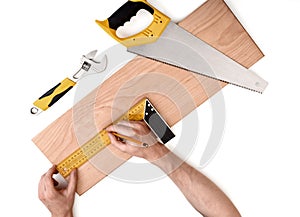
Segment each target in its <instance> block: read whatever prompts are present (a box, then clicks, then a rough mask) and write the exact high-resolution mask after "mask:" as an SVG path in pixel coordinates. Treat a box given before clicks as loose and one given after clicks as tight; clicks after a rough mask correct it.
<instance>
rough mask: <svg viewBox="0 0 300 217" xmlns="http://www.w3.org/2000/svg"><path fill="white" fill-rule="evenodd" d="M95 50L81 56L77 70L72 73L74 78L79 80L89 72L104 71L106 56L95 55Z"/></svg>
mask: <svg viewBox="0 0 300 217" xmlns="http://www.w3.org/2000/svg"><path fill="white" fill-rule="evenodd" d="M96 54H97V50H94V51H91V52H90V53H88V54H87V55H84V56H82V58H81V68H80V69H79V71H78V72H76V73H75V74H74V75H73V78H74V79H75V80H79V79H80V78H82V77H83V76H87V75H89V74H96V73H100V72H103V71H105V69H106V67H107V56H106V55H104V57H101V55H98V56H96Z"/></svg>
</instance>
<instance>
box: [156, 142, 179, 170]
mask: <svg viewBox="0 0 300 217" xmlns="http://www.w3.org/2000/svg"><path fill="white" fill-rule="evenodd" d="M166 150H167V151H166ZM162 153H164V154H163V155H160V157H159V158H157V159H155V160H153V161H151V163H152V164H154V165H156V166H157V167H159V168H160V169H161V170H163V171H164V172H165V173H166V174H167V175H170V174H171V173H173V172H174V171H175V170H177V169H178V168H179V167H180V166H181V165H182V164H183V163H184V161H183V160H182V159H180V158H179V157H178V156H176V155H175V154H174V153H173V152H171V151H170V150H169V149H167V148H166V147H165V146H163V148H162Z"/></svg>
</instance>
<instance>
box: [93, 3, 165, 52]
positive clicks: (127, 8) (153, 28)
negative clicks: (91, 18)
mask: <svg viewBox="0 0 300 217" xmlns="http://www.w3.org/2000/svg"><path fill="white" fill-rule="evenodd" d="M141 9H144V10H147V11H148V12H150V13H151V14H152V15H153V17H154V19H153V21H152V23H151V24H150V25H149V26H148V27H147V28H146V29H145V30H143V32H140V33H138V34H135V35H133V36H130V37H128V38H119V37H118V36H117V34H116V30H117V29H118V28H119V27H120V26H123V25H124V23H126V22H127V21H129V20H130V18H131V17H133V16H135V15H136V14H137V12H138V11H139V10H141ZM170 20H171V19H170V18H169V17H167V16H166V15H164V14H163V13H161V12H160V11H159V10H157V9H156V8H154V7H153V6H152V5H150V4H149V3H148V2H147V1H146V0H130V1H128V2H126V3H125V4H124V5H123V6H122V7H120V8H119V9H118V10H117V11H116V12H115V13H113V14H112V15H111V16H110V17H109V18H108V19H106V20H104V21H99V20H96V23H97V24H98V25H99V26H100V27H101V28H102V29H103V30H104V31H106V32H107V33H108V34H109V35H110V36H111V37H113V38H114V39H115V40H117V41H118V42H120V43H122V44H123V45H125V46H126V47H132V46H139V45H143V44H148V43H152V42H155V41H156V40H157V39H158V38H159V37H160V36H161V34H162V33H163V31H164V30H165V28H166V27H167V25H168V24H169V22H170Z"/></svg>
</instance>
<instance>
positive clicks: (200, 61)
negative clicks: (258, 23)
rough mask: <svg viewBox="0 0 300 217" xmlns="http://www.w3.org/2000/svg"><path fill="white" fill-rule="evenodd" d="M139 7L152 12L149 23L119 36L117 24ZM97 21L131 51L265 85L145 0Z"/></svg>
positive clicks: (260, 88)
mask: <svg viewBox="0 0 300 217" xmlns="http://www.w3.org/2000/svg"><path fill="white" fill-rule="evenodd" d="M141 10H143V11H146V12H148V13H150V14H151V15H152V18H153V19H152V21H151V23H150V24H149V25H148V26H147V27H146V29H144V30H143V31H142V32H139V33H137V34H134V35H132V36H128V37H120V35H118V34H117V32H118V30H119V28H126V26H129V25H128V24H129V23H130V22H132V21H133V20H138V18H137V13H139V12H140V11H141ZM129 21H130V22H129ZM96 22H97V24H98V25H99V26H100V27H102V28H103V29H104V30H105V31H106V32H107V33H108V34H109V35H110V36H112V37H113V38H114V39H116V40H117V41H118V42H120V43H122V44H123V45H125V46H126V47H127V50H128V51H129V52H131V53H135V54H138V55H141V56H144V57H147V58H150V59H154V60H157V61H160V62H163V63H167V64H170V65H173V66H176V67H179V68H183V69H186V70H189V71H191V72H194V73H198V74H201V75H204V76H208V77H210V78H214V79H217V80H220V81H224V82H227V83H231V84H234V85H237V86H240V87H244V88H246V89H250V90H253V91H256V92H259V93H262V92H263V91H264V90H265V88H266V87H267V85H268V83H267V82H266V81H265V80H264V79H262V78H261V77H259V76H258V75H257V74H255V73H254V72H253V71H251V70H248V69H247V68H245V67H243V66H242V65H240V64H238V63H237V62H235V61H234V60H232V59H231V58H229V57H227V56H226V55H224V54H223V53H221V52H219V51H218V50H216V49H214V48H213V47H211V46H210V45H208V44H207V43H205V42H204V41H202V40H201V39H199V38H197V37H195V36H194V35H192V34H191V33H189V32H188V31H186V30H184V29H183V28H181V27H179V26H178V25H177V24H175V23H174V22H172V21H171V19H170V18H169V17H168V16H166V15H165V14H163V13H162V12H160V11H159V10H157V9H156V8H155V7H153V6H152V5H150V4H149V3H148V2H147V1H146V0H130V1H128V2H126V3H125V4H124V5H123V6H122V7H121V8H119V9H118V10H117V11H116V12H115V13H113V14H112V15H111V16H110V17H109V18H108V19H106V20H104V21H98V20H96Z"/></svg>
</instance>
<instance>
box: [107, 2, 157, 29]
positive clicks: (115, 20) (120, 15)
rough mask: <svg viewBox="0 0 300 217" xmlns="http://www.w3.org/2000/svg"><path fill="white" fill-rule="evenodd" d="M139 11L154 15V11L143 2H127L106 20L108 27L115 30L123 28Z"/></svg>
mask: <svg viewBox="0 0 300 217" xmlns="http://www.w3.org/2000/svg"><path fill="white" fill-rule="evenodd" d="M141 9H145V10H147V11H148V12H150V13H151V14H153V13H154V9H153V8H151V7H150V6H149V5H147V4H145V3H144V2H133V1H128V2H126V3H125V4H124V5H122V6H121V7H120V8H119V9H118V10H117V11H116V12H115V13H113V14H112V15H111V16H110V17H109V18H108V23H109V27H110V28H111V29H114V30H117V28H118V27H120V26H123V25H124V23H126V22H127V21H129V20H130V18H131V17H133V16H135V15H136V13H137V12H138V11H139V10H141Z"/></svg>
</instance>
